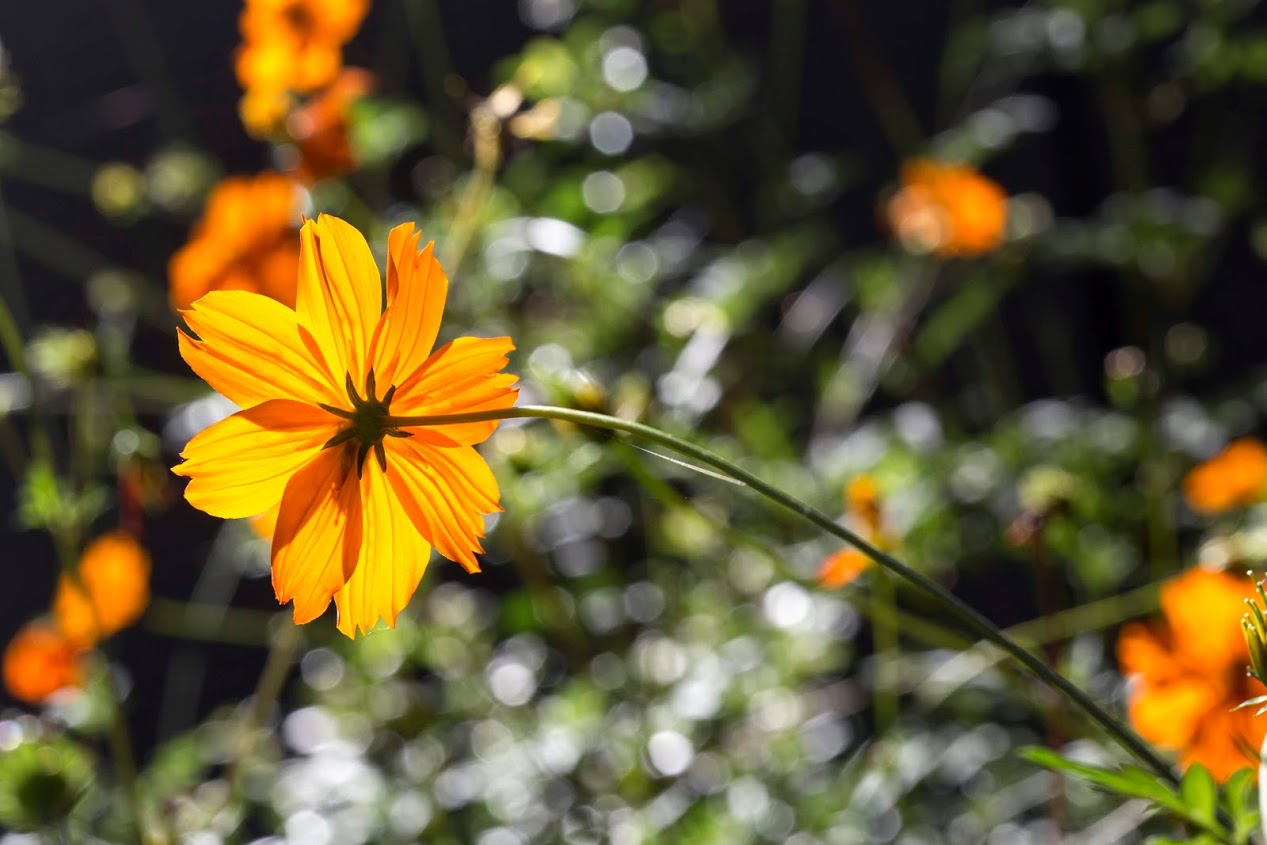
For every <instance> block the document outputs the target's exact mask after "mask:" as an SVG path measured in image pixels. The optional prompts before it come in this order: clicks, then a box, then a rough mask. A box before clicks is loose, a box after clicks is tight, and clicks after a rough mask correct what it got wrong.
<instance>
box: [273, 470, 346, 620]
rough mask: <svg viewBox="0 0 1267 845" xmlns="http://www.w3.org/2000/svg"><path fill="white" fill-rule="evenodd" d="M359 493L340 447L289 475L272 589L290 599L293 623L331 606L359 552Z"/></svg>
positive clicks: (279, 517)
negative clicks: (292, 609)
mask: <svg viewBox="0 0 1267 845" xmlns="http://www.w3.org/2000/svg"><path fill="white" fill-rule="evenodd" d="M361 524H362V520H361V492H360V484H359V482H358V481H357V477H356V469H355V467H353V465H352V462H351V461H350V460H348V452H347V451H346V450H344V449H326V450H323V451H321V452H318V453H317V456H316V457H315V458H313V459H312V460H311V461H310V462H309V463H308V464H307V465H306V466H304V467H303V468H302V469H300V470H299V471H298V472H296V473H295V474H294V475H293V476H291V479H290V482H289V483H288V484H287V485H286V492H285V493H284V494H283V496H282V506H281V510H280V511H279V512H278V514H277V528H276V530H275V532H274V534H273V590H274V592H276V594H277V601H278V602H280V603H282V604H285V603H286V602H288V601H290V600H291V599H294V601H295V622H297V623H304V622H310V621H312V620H313V619H316V618H317V617H318V616H320V615H321V614H322V613H323V612H324V611H325V609H326V607H327V606H328V605H329V604H330V599H331V598H332V597H333V596H334V594H335V593H337V592H338V591H339V590H340V589H341V588H342V587H343V585H344V584H346V583H347V580H348V578H350V577H351V576H352V571H353V569H354V568H355V566H356V560H357V556H358V555H359V554H360V550H361Z"/></svg>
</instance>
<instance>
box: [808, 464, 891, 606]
mask: <svg viewBox="0 0 1267 845" xmlns="http://www.w3.org/2000/svg"><path fill="white" fill-rule="evenodd" d="M845 514H846V516H847V517H848V518H849V519H850V520H851V521H852V522H854V523H855V524H856V525H857V527H858V529H859V531H860V532H861V533H862V536H863V539H865V540H867V541H868V542H870V543H871V544H872V545H874V546H876V547H878V548H880V549H888V548H892V547H893V541H892V539H891V538H889V537H888V536H887V535H886V533H885V531H884V526H883V520H882V517H881V514H880V488H879V486H878V485H877V484H876V483H875V479H874V478H872V477H871V476H869V475H859V476H856V477H855V478H853V479H852V480H851V481H850V482H849V483H848V484H847V485H846V486H845ZM872 563H874V561H872V560H871V558H869V557H867V556H866V555H865V554H863V553H862V552H861V551H859V550H858V549H855V548H854V547H853V546H848V547H846V548H844V549H841V550H840V551H838V552H836V553H835V554H833V555H831V556H830V557H828V558H827V559H826V560H824V561H823V562H822V564H821V565H820V566H819V568H818V583H819V584H821V585H822V586H824V587H826V588H828V589H836V588H838V587H843V586H845V585H846V584H851V583H853V582H854V581H855V580H856V579H857V578H858V576H859V575H861V574H862V573H863V572H866V571H867V569H868V568H869V567H870V566H871V565H872Z"/></svg>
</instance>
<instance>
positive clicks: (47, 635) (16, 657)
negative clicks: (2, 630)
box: [4, 622, 84, 704]
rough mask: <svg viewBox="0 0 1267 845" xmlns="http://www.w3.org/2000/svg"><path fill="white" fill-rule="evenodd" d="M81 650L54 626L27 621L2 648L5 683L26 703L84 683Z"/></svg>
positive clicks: (40, 700) (41, 699) (11, 693)
mask: <svg viewBox="0 0 1267 845" xmlns="http://www.w3.org/2000/svg"><path fill="white" fill-rule="evenodd" d="M83 679H84V670H83V662H82V653H81V652H80V650H79V649H77V648H76V647H75V646H74V645H73V644H72V643H71V642H70V640H68V639H67V638H66V637H65V636H63V635H62V633H61V632H60V631H58V630H57V628H55V627H53V626H52V625H49V624H47V623H45V622H28V623H27V624H26V625H23V626H22V627H21V628H20V629H19V630H18V632H17V634H15V635H14V637H13V639H12V640H10V641H9V645H8V646H6V647H5V650H4V686H5V689H7V690H8V691H9V694H10V695H12V696H13V697H14V698H16V699H18V700H19V701H25V702H27V703H28V704H39V703H40V702H42V701H43V700H44V699H46V698H48V697H49V696H50V695H52V694H53V693H55V692H57V691H58V690H60V689H64V688H66V687H77V686H80V685H81V684H82V683H83Z"/></svg>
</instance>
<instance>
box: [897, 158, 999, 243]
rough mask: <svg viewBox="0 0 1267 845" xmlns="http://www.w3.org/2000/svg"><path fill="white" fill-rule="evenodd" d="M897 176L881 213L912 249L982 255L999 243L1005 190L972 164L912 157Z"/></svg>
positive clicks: (901, 239) (899, 238) (902, 240)
mask: <svg viewBox="0 0 1267 845" xmlns="http://www.w3.org/2000/svg"><path fill="white" fill-rule="evenodd" d="M901 182H902V187H901V189H899V190H898V192H897V193H896V194H894V195H893V197H892V198H890V200H889V202H888V205H887V208H886V213H887V217H888V221H889V226H890V228H891V229H892V230H893V233H894V235H896V236H897V238H898V240H899V241H901V242H902V244H903V246H905V247H906V248H907V249H909V250H911V251H912V252H919V253H925V252H935V253H937V254H938V255H940V256H941V257H943V258H953V257H956V256H972V255H983V254H985V253H987V252H992V251H993V250H995V249H998V247H999V245H1000V244H1002V243H1003V234H1004V227H1005V226H1006V225H1007V194H1006V193H1005V192H1004V190H1003V188H1002V187H1000V186H999V185H998V183H996V182H994V181H993V180H991V179H988V178H986V177H985V176H983V175H981V173H979V172H978V171H976V170H975V169H973V168H971V167H968V166H967V165H962V164H949V163H946V162H940V161H936V160H934V159H929V158H917V159H912V160H911V161H908V162H907V163H906V164H904V165H903V166H902V173H901Z"/></svg>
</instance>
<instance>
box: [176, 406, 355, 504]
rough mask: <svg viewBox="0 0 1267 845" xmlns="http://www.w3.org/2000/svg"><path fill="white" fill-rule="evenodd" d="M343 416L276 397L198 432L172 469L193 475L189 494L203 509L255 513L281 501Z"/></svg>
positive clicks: (188, 489)
mask: <svg viewBox="0 0 1267 845" xmlns="http://www.w3.org/2000/svg"><path fill="white" fill-rule="evenodd" d="M339 422H340V421H339V420H338V419H337V418H335V417H334V416H332V415H330V414H328V413H326V412H325V411H323V410H321V409H320V408H317V407H315V406H313V405H308V404H306V403H304V402H295V401H293V400H291V399H273V400H271V401H268V402H264V403H263V404H260V405H256V406H255V407H253V408H248V409H246V410H245V411H239V412H238V413H236V414H234V415H233V416H231V417H227V418H225V419H223V420H221V421H220V422H218V423H216V424H215V425H212V426H210V427H208V428H206V429H204V430H203V431H202V432H200V433H199V434H197V435H195V436H194V438H193V439H192V440H190V441H189V445H187V446H186V447H185V451H183V452H181V456H182V457H184V458H185V462H184V463H183V464H178V465H177V466H175V467H173V468H172V472H174V473H176V474H177V475H183V476H187V477H188V478H189V479H190V481H189V486H188V487H186V488H185V498H186V499H187V500H189V503H190V504H191V505H193V506H194V507H196V508H198V509H199V510H203V511H206V512H207V513H209V514H211V515H212V516H218V517H221V518H223V519H234V518H238V517H247V516H255V515H256V514H259V513H263V512H264V511H266V510H268V509H269V508H271V507H273V506H275V505H276V504H277V503H278V502H280V501H281V499H282V494H283V492H284V491H285V490H286V485H287V483H288V482H289V480H290V477H291V476H292V475H293V474H294V473H295V471H296V470H298V469H299V468H300V467H302V466H303V465H304V464H305V463H307V462H308V461H310V460H312V458H313V456H314V455H316V454H317V452H319V451H320V450H321V446H322V444H324V443H325V442H326V441H327V440H329V439H330V437H332V436H333V435H334V434H335V432H336V431H338V425H337V423H339Z"/></svg>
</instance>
